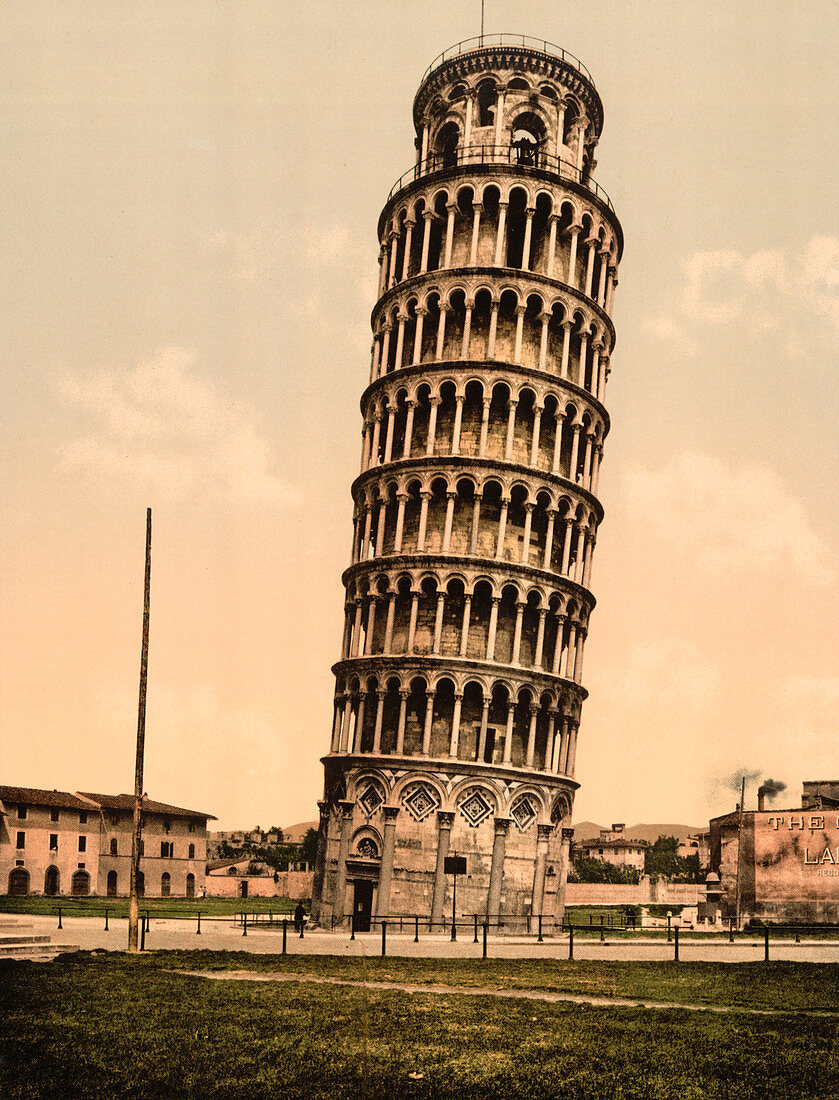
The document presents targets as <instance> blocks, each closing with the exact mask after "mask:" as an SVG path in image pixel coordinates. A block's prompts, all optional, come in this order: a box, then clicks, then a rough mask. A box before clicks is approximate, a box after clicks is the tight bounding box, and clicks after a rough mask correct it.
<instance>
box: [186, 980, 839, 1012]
mask: <svg viewBox="0 0 839 1100" xmlns="http://www.w3.org/2000/svg"><path fill="white" fill-rule="evenodd" d="M168 973H169V974H180V975H182V976H186V977H190V978H210V979H212V980H213V981H228V982H311V983H314V984H316V985H345V986H358V987H363V988H365V989H383V990H401V991H402V992H403V993H435V994H445V995H447V996H449V995H460V996H465V997H507V998H510V999H512V1000H517V1001H547V1002H549V1003H551V1004H557V1003H561V1002H568V1003H569V1004H580V1005H597V1006H599V1007H601V1008H659V1009H661V1008H666V1009H673V1008H683V1009H686V1010H688V1011H689V1012H716V1013H720V1014H726V1013H733V1012H737V1013H744V1014H746V1015H749V1016H812V1017H823V1018H826V1019H834V1020H835V1019H839V1012H831V1011H828V1010H826V1009H812V1010H806V1009H782V1008H745V1007H741V1006H739V1005H698V1004H683V1003H680V1002H678V1001H650V1000H647V999H646V998H643V997H598V996H595V995H593V994H589V993H558V992H555V991H554V990H548V989H490V988H483V987H475V986H461V985H421V984H414V983H411V982H375V981H369V982H367V981H361V980H360V979H354V978H325V977H321V976H319V975H315V974H270V973H263V972H259V971H251V970H169V971H168Z"/></svg>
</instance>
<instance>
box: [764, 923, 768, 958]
mask: <svg viewBox="0 0 839 1100" xmlns="http://www.w3.org/2000/svg"><path fill="white" fill-rule="evenodd" d="M763 961H764V962H769V925H768V924H767V926H766V927H765V928H764V929H763Z"/></svg>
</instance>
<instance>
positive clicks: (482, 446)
mask: <svg viewBox="0 0 839 1100" xmlns="http://www.w3.org/2000/svg"><path fill="white" fill-rule="evenodd" d="M489 406H490V402H489V401H487V400H486V399H485V400H484V407H483V410H482V412H481V439H480V443H479V444H478V458H486V453H487V435H488V433H489Z"/></svg>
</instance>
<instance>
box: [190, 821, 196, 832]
mask: <svg viewBox="0 0 839 1100" xmlns="http://www.w3.org/2000/svg"><path fill="white" fill-rule="evenodd" d="M189 831H190V832H191V833H194V832H195V822H194V821H190V823H189Z"/></svg>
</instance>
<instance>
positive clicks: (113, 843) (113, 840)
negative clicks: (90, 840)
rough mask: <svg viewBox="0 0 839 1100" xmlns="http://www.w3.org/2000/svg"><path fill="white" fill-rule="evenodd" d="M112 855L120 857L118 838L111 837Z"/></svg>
mask: <svg viewBox="0 0 839 1100" xmlns="http://www.w3.org/2000/svg"><path fill="white" fill-rule="evenodd" d="M111 855H112V856H118V855H119V851H118V849H117V839H116V837H111Z"/></svg>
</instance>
